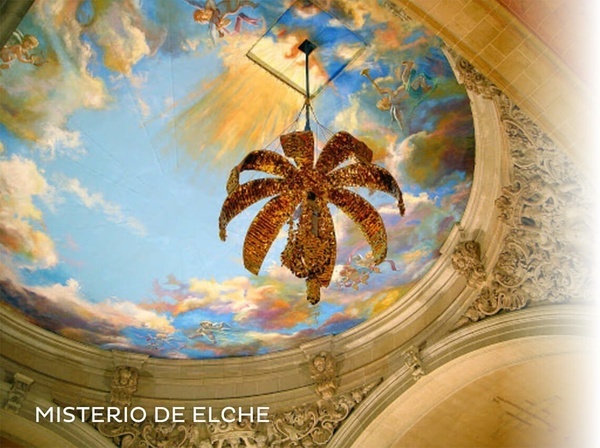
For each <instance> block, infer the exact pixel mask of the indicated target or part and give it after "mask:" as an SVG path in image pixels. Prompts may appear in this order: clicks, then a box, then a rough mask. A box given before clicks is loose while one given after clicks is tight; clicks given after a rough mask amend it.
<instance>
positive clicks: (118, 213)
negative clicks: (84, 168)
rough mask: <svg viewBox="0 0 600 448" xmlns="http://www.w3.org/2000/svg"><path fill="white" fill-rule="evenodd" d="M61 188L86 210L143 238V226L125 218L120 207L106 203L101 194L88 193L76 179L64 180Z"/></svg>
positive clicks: (136, 221) (135, 220) (127, 217)
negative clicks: (123, 226) (101, 214)
mask: <svg viewBox="0 0 600 448" xmlns="http://www.w3.org/2000/svg"><path fill="white" fill-rule="evenodd" d="M63 188H64V190H65V191H68V192H70V193H73V194H74V195H75V196H77V197H78V198H79V200H81V202H82V203H83V205H85V206H86V207H87V208H89V209H92V210H98V211H100V212H102V213H103V214H104V215H105V216H106V218H107V219H108V220H109V221H111V222H114V223H117V224H123V225H125V226H127V227H129V228H130V229H132V230H133V231H134V232H135V233H136V234H138V235H142V236H143V235H145V234H146V229H145V227H144V226H143V224H142V223H140V222H139V221H138V220H137V219H135V218H133V217H130V216H127V215H126V214H125V213H124V212H123V210H122V209H121V206H120V205H118V204H115V203H113V202H110V201H107V200H106V199H104V196H102V194H101V193H90V192H89V191H88V189H87V188H85V187H84V186H82V185H81V183H80V182H79V180H78V179H68V180H66V182H65V183H64V185H63Z"/></svg>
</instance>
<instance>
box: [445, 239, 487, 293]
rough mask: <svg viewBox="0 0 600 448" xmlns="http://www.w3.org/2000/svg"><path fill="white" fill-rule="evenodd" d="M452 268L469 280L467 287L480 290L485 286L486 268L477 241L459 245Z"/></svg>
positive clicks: (453, 256)
mask: <svg viewBox="0 0 600 448" xmlns="http://www.w3.org/2000/svg"><path fill="white" fill-rule="evenodd" d="M452 267H453V268H454V269H455V270H456V272H458V273H459V274H460V275H462V276H463V277H465V278H466V279H467V285H469V286H470V287H471V288H475V289H479V288H481V287H482V286H483V285H484V284H485V280H486V276H485V267H484V266H483V263H482V261H481V247H480V245H479V243H478V242H477V241H463V242H461V243H458V245H457V246H456V248H455V249H454V252H453V254H452Z"/></svg>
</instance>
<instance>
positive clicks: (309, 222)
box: [219, 41, 404, 305]
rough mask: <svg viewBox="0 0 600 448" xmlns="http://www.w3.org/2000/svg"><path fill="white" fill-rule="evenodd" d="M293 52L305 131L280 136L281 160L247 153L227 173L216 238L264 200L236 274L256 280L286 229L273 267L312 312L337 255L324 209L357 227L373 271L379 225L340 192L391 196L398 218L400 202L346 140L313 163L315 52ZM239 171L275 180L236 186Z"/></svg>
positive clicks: (371, 211) (361, 150)
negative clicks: (311, 67) (303, 70)
mask: <svg viewBox="0 0 600 448" xmlns="http://www.w3.org/2000/svg"><path fill="white" fill-rule="evenodd" d="M299 48H300V50H302V51H303V52H305V54H306V60H307V64H306V67H307V77H306V79H307V88H306V91H307V94H306V108H307V122H306V123H307V124H306V128H305V130H304V131H298V132H292V133H289V134H284V135H281V136H280V142H281V146H282V148H283V153H284V155H281V154H279V153H276V152H274V151H270V150H257V151H252V152H250V153H249V154H248V155H247V156H246V157H245V158H244V159H243V160H242V162H241V163H240V164H238V165H237V166H236V167H234V168H233V170H232V171H231V174H230V176H229V180H228V182H227V193H228V196H227V198H226V199H225V202H224V203H223V207H222V209H221V214H220V216H219V235H220V238H221V239H222V240H223V241H225V238H226V236H227V234H226V228H227V225H228V224H229V222H230V221H231V220H232V219H233V218H234V217H235V216H237V215H238V214H239V213H240V212H242V211H243V210H245V209H246V208H248V207H249V206H251V205H252V204H254V203H256V202H258V201H260V200H261V199H265V198H269V197H272V199H270V200H269V201H268V202H267V203H266V205H265V206H264V207H263V208H262V210H260V212H258V214H257V215H256V217H255V218H254V220H253V221H252V223H251V224H250V227H249V229H248V232H247V234H246V238H245V240H244V248H243V259H244V266H245V267H246V269H248V270H249V271H250V272H252V273H253V274H258V272H259V270H260V267H261V266H262V263H263V260H264V259H265V257H266V255H267V252H268V251H269V249H270V247H271V245H272V244H273V242H274V241H275V238H276V237H277V235H278V234H279V232H280V230H281V228H282V227H283V226H284V225H285V224H286V223H288V224H289V229H288V241H287V244H286V246H285V248H284V250H283V252H282V253H281V263H282V265H283V266H285V267H287V268H288V269H289V270H290V271H291V272H292V273H293V274H294V275H295V276H296V277H298V278H304V279H306V288H307V299H308V301H309V302H310V303H311V304H313V305H314V304H316V303H318V302H319V300H320V297H321V294H320V289H321V287H325V288H326V287H327V286H329V283H330V281H331V277H332V275H333V269H334V267H335V261H336V254H337V247H336V237H335V229H334V226H333V219H332V217H331V213H330V211H329V208H328V204H333V205H335V206H336V207H337V208H339V209H340V210H342V211H343V212H344V213H345V214H346V215H348V216H349V217H350V219H351V220H352V221H353V222H354V223H356V224H357V225H358V227H359V228H360V230H361V231H362V233H363V235H364V237H365V238H366V240H367V242H368V243H369V245H370V246H371V248H372V251H373V257H374V262H375V264H379V263H381V262H382V261H383V260H384V259H385V257H386V254H387V234H386V230H385V226H384V224H383V220H382V219H381V216H380V215H379V213H378V212H377V210H376V209H375V208H374V207H373V206H372V205H371V204H370V203H369V202H367V201H366V200H365V199H364V198H363V197H362V196H360V195H359V194H357V193H355V192H354V191H352V190H349V189H348V188H349V187H364V188H368V189H369V190H379V191H383V192H385V193H388V194H390V195H392V196H393V197H394V198H395V199H396V201H397V205H398V209H399V212H400V215H404V202H403V200H402V192H401V191H400V187H399V186H398V183H397V182H396V180H395V179H394V177H393V176H392V175H391V174H390V173H389V172H388V171H387V170H385V169H384V168H382V167H380V166H378V165H375V164H373V163H371V160H372V155H373V153H372V151H371V150H370V149H369V148H368V147H367V146H366V145H365V144H364V143H362V142H361V141H359V140H358V139H356V138H354V137H353V136H352V135H350V134H349V133H347V132H343V131H342V132H338V133H336V134H335V135H334V136H333V137H332V138H331V139H330V140H329V141H328V142H327V143H326V144H325V146H324V147H323V150H322V151H321V153H320V155H319V157H318V158H317V160H316V161H315V160H314V159H315V157H314V154H315V142H314V135H313V133H312V131H311V130H310V121H309V114H308V111H309V107H310V101H309V99H310V93H309V92H310V91H309V88H308V55H309V54H310V52H312V50H313V49H314V48H315V46H314V45H313V44H312V43H310V42H309V41H304V42H303V43H302V45H301V46H300V47H299ZM290 159H291V160H290ZM292 161H293V162H292ZM243 171H259V172H263V173H266V174H269V175H272V176H275V177H268V178H260V179H255V180H250V181H248V182H246V183H243V184H240V183H239V179H240V173H241V172H243Z"/></svg>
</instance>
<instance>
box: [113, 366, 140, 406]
mask: <svg viewBox="0 0 600 448" xmlns="http://www.w3.org/2000/svg"><path fill="white" fill-rule="evenodd" d="M138 379H139V370H138V369H137V368H135V367H131V366H117V368H116V369H115V371H114V372H113V377H112V382H111V385H110V404H111V406H118V407H127V406H131V399H132V397H133V394H134V393H135V392H136V391H137V387H138Z"/></svg>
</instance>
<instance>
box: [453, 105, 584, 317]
mask: <svg viewBox="0 0 600 448" xmlns="http://www.w3.org/2000/svg"><path fill="white" fill-rule="evenodd" d="M494 101H495V103H496V106H497V108H498V110H499V112H500V119H501V122H502V125H503V127H504V131H505V133H506V137H507V141H508V145H509V150H510V155H511V161H512V177H513V182H512V184H510V185H508V186H506V187H504V188H503V189H502V195H501V196H500V197H499V198H497V199H496V201H495V205H496V207H497V209H498V211H499V215H498V217H499V219H500V220H501V221H502V222H503V223H504V224H505V225H506V226H507V227H508V233H507V236H506V237H505V238H504V241H503V242H502V246H501V247H502V248H501V252H500V255H499V256H498V259H497V261H496V264H495V266H494V267H493V269H492V273H491V276H490V277H491V278H490V279H489V281H488V282H487V283H486V284H485V285H483V286H482V287H481V288H480V292H479V294H478V296H477V299H476V300H475V302H474V303H473V304H472V306H471V307H470V308H469V309H468V310H467V311H466V313H465V315H464V318H466V319H467V320H468V321H477V320H480V319H482V318H484V317H486V316H491V315H494V314H497V313H498V312H500V311H511V310H517V309H521V308H523V307H525V306H528V305H530V304H535V303H565V302H573V301H586V300H587V299H588V298H589V297H591V278H592V273H591V265H592V256H591V249H590V244H589V238H590V236H591V235H593V234H594V232H593V229H594V225H593V220H592V217H591V216H590V213H591V210H592V209H593V201H592V200H591V198H590V196H589V192H588V188H587V186H586V184H585V181H584V180H583V179H582V178H581V177H580V175H579V173H578V172H577V170H576V168H575V166H574V164H573V163H572V162H571V161H570V160H569V159H568V158H567V156H566V155H565V154H563V153H562V152H561V151H560V150H559V149H558V148H557V147H556V146H555V144H554V142H553V141H552V140H551V139H550V138H549V137H548V136H547V135H546V134H545V133H544V132H542V131H541V130H540V128H539V127H538V126H537V125H536V124H535V123H534V122H533V121H532V120H531V119H529V118H528V117H527V116H525V114H523V112H522V111H521V110H520V109H519V107H518V106H517V105H515V104H514V103H513V102H512V101H511V100H510V99H509V98H508V97H507V96H506V95H504V94H498V95H497V96H496V97H495V100H494ZM462 323H464V322H462Z"/></svg>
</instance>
